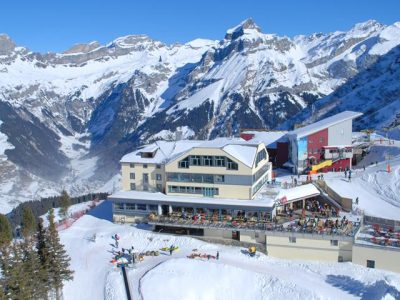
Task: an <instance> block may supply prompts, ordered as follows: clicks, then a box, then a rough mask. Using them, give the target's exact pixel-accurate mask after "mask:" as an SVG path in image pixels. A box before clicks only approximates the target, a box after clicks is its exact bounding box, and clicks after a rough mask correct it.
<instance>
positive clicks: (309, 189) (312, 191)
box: [276, 183, 321, 202]
mask: <svg viewBox="0 0 400 300" xmlns="http://www.w3.org/2000/svg"><path fill="white" fill-rule="evenodd" d="M320 194H321V193H320V191H319V190H318V189H317V188H316V187H315V185H313V184H312V183H309V184H304V185H300V186H296V187H294V188H290V189H281V190H280V192H279V194H278V195H277V196H276V199H277V200H280V199H282V198H285V197H286V201H287V202H293V201H297V200H302V199H307V198H311V197H315V196H318V195H320Z"/></svg>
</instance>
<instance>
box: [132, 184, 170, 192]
mask: <svg viewBox="0 0 400 300" xmlns="http://www.w3.org/2000/svg"><path fill="white" fill-rule="evenodd" d="M130 188H131V191H135V190H136V183H133V182H131V186H130ZM142 189H143V191H148V190H149V185H148V184H143V187H142ZM156 191H157V192H162V191H163V187H162V184H161V183H157V184H156Z"/></svg>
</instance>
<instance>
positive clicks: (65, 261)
mask: <svg viewBox="0 0 400 300" xmlns="http://www.w3.org/2000/svg"><path fill="white" fill-rule="evenodd" d="M48 220H49V227H48V229H47V231H46V234H45V244H46V245H47V247H48V253H47V256H48V263H47V265H46V267H47V268H48V269H47V271H48V274H49V275H50V277H49V279H50V280H49V282H50V286H51V287H52V289H53V290H54V291H55V294H56V299H57V300H59V299H61V293H62V288H63V286H64V281H69V280H72V278H73V276H72V274H73V271H71V270H70V269H69V267H70V260H71V259H70V258H69V256H68V254H67V252H66V251H65V249H64V246H63V244H61V242H60V237H59V236H58V232H57V228H56V225H55V222H54V211H53V210H50V212H49V215H48ZM45 248H46V247H45Z"/></svg>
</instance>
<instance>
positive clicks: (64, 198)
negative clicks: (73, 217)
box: [59, 190, 71, 220]
mask: <svg viewBox="0 0 400 300" xmlns="http://www.w3.org/2000/svg"><path fill="white" fill-rule="evenodd" d="M70 206H71V198H70V197H69V195H68V193H67V191H66V190H63V191H62V192H61V198H60V210H59V216H60V217H61V218H62V219H63V220H64V219H66V218H67V216H68V209H69V207H70Z"/></svg>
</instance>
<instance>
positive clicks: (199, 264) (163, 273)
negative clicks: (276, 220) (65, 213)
mask: <svg viewBox="0 0 400 300" xmlns="http://www.w3.org/2000/svg"><path fill="white" fill-rule="evenodd" d="M95 233H96V240H95V241H93V240H92V237H93V234H95ZM115 233H118V235H119V236H120V237H121V238H120V245H119V247H120V248H119V250H121V247H124V248H130V247H131V246H134V247H135V250H136V251H139V252H142V251H147V250H158V249H160V248H162V247H165V246H169V245H171V244H173V245H176V246H179V248H180V250H179V251H177V252H174V253H173V255H172V256H169V254H167V253H161V255H160V256H157V257H146V258H145V260H144V261H143V262H140V263H137V265H136V267H135V268H130V269H128V279H129V284H130V289H131V293H132V299H145V300H152V299H163V300H168V299H174V300H176V299H189V300H191V299H193V300H194V299H207V300H212V299H218V300H224V299H229V300H230V299H241V300H244V299H251V300H256V299H288V298H289V297H290V298H292V299H360V298H363V299H381V298H383V297H386V299H396V298H398V297H400V290H399V287H400V274H395V273H391V272H386V271H380V270H376V269H366V268H364V267H361V266H357V265H353V264H351V263H340V264H339V263H317V262H316V263H311V262H304V261H288V260H282V259H275V258H272V257H267V256H265V255H263V254H260V255H258V256H256V257H254V258H251V257H249V256H247V255H245V254H243V253H242V252H241V248H238V247H229V246H221V245H215V244H208V243H205V242H202V241H199V240H196V239H193V238H190V237H184V236H171V235H166V234H159V233H152V232H150V231H147V230H142V229H138V228H136V227H133V226H129V225H117V224H113V223H111V222H109V221H106V220H101V219H97V218H95V217H93V216H88V215H86V216H84V217H82V218H81V219H79V220H78V221H76V222H75V223H74V224H73V225H72V226H71V227H70V228H68V229H66V230H64V231H61V232H60V237H61V241H62V242H63V243H64V244H65V246H66V249H67V251H68V253H69V255H70V256H71V258H72V261H71V267H72V269H73V270H74V271H75V273H74V280H73V281H72V282H68V283H66V285H65V287H64V299H66V300H68V299H126V295H125V290H124V284H123V279H122V275H121V273H120V270H119V269H118V268H116V267H115V266H113V265H112V264H111V263H110V260H111V259H112V257H113V254H112V249H113V246H112V244H113V239H112V238H111V236H112V235H114V234H115ZM193 249H197V251H199V252H201V253H207V254H211V255H215V254H216V252H217V251H219V253H220V260H215V259H210V260H209V261H208V260H207V259H202V260H191V259H188V258H186V256H187V255H188V254H190V253H192V250H193Z"/></svg>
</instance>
